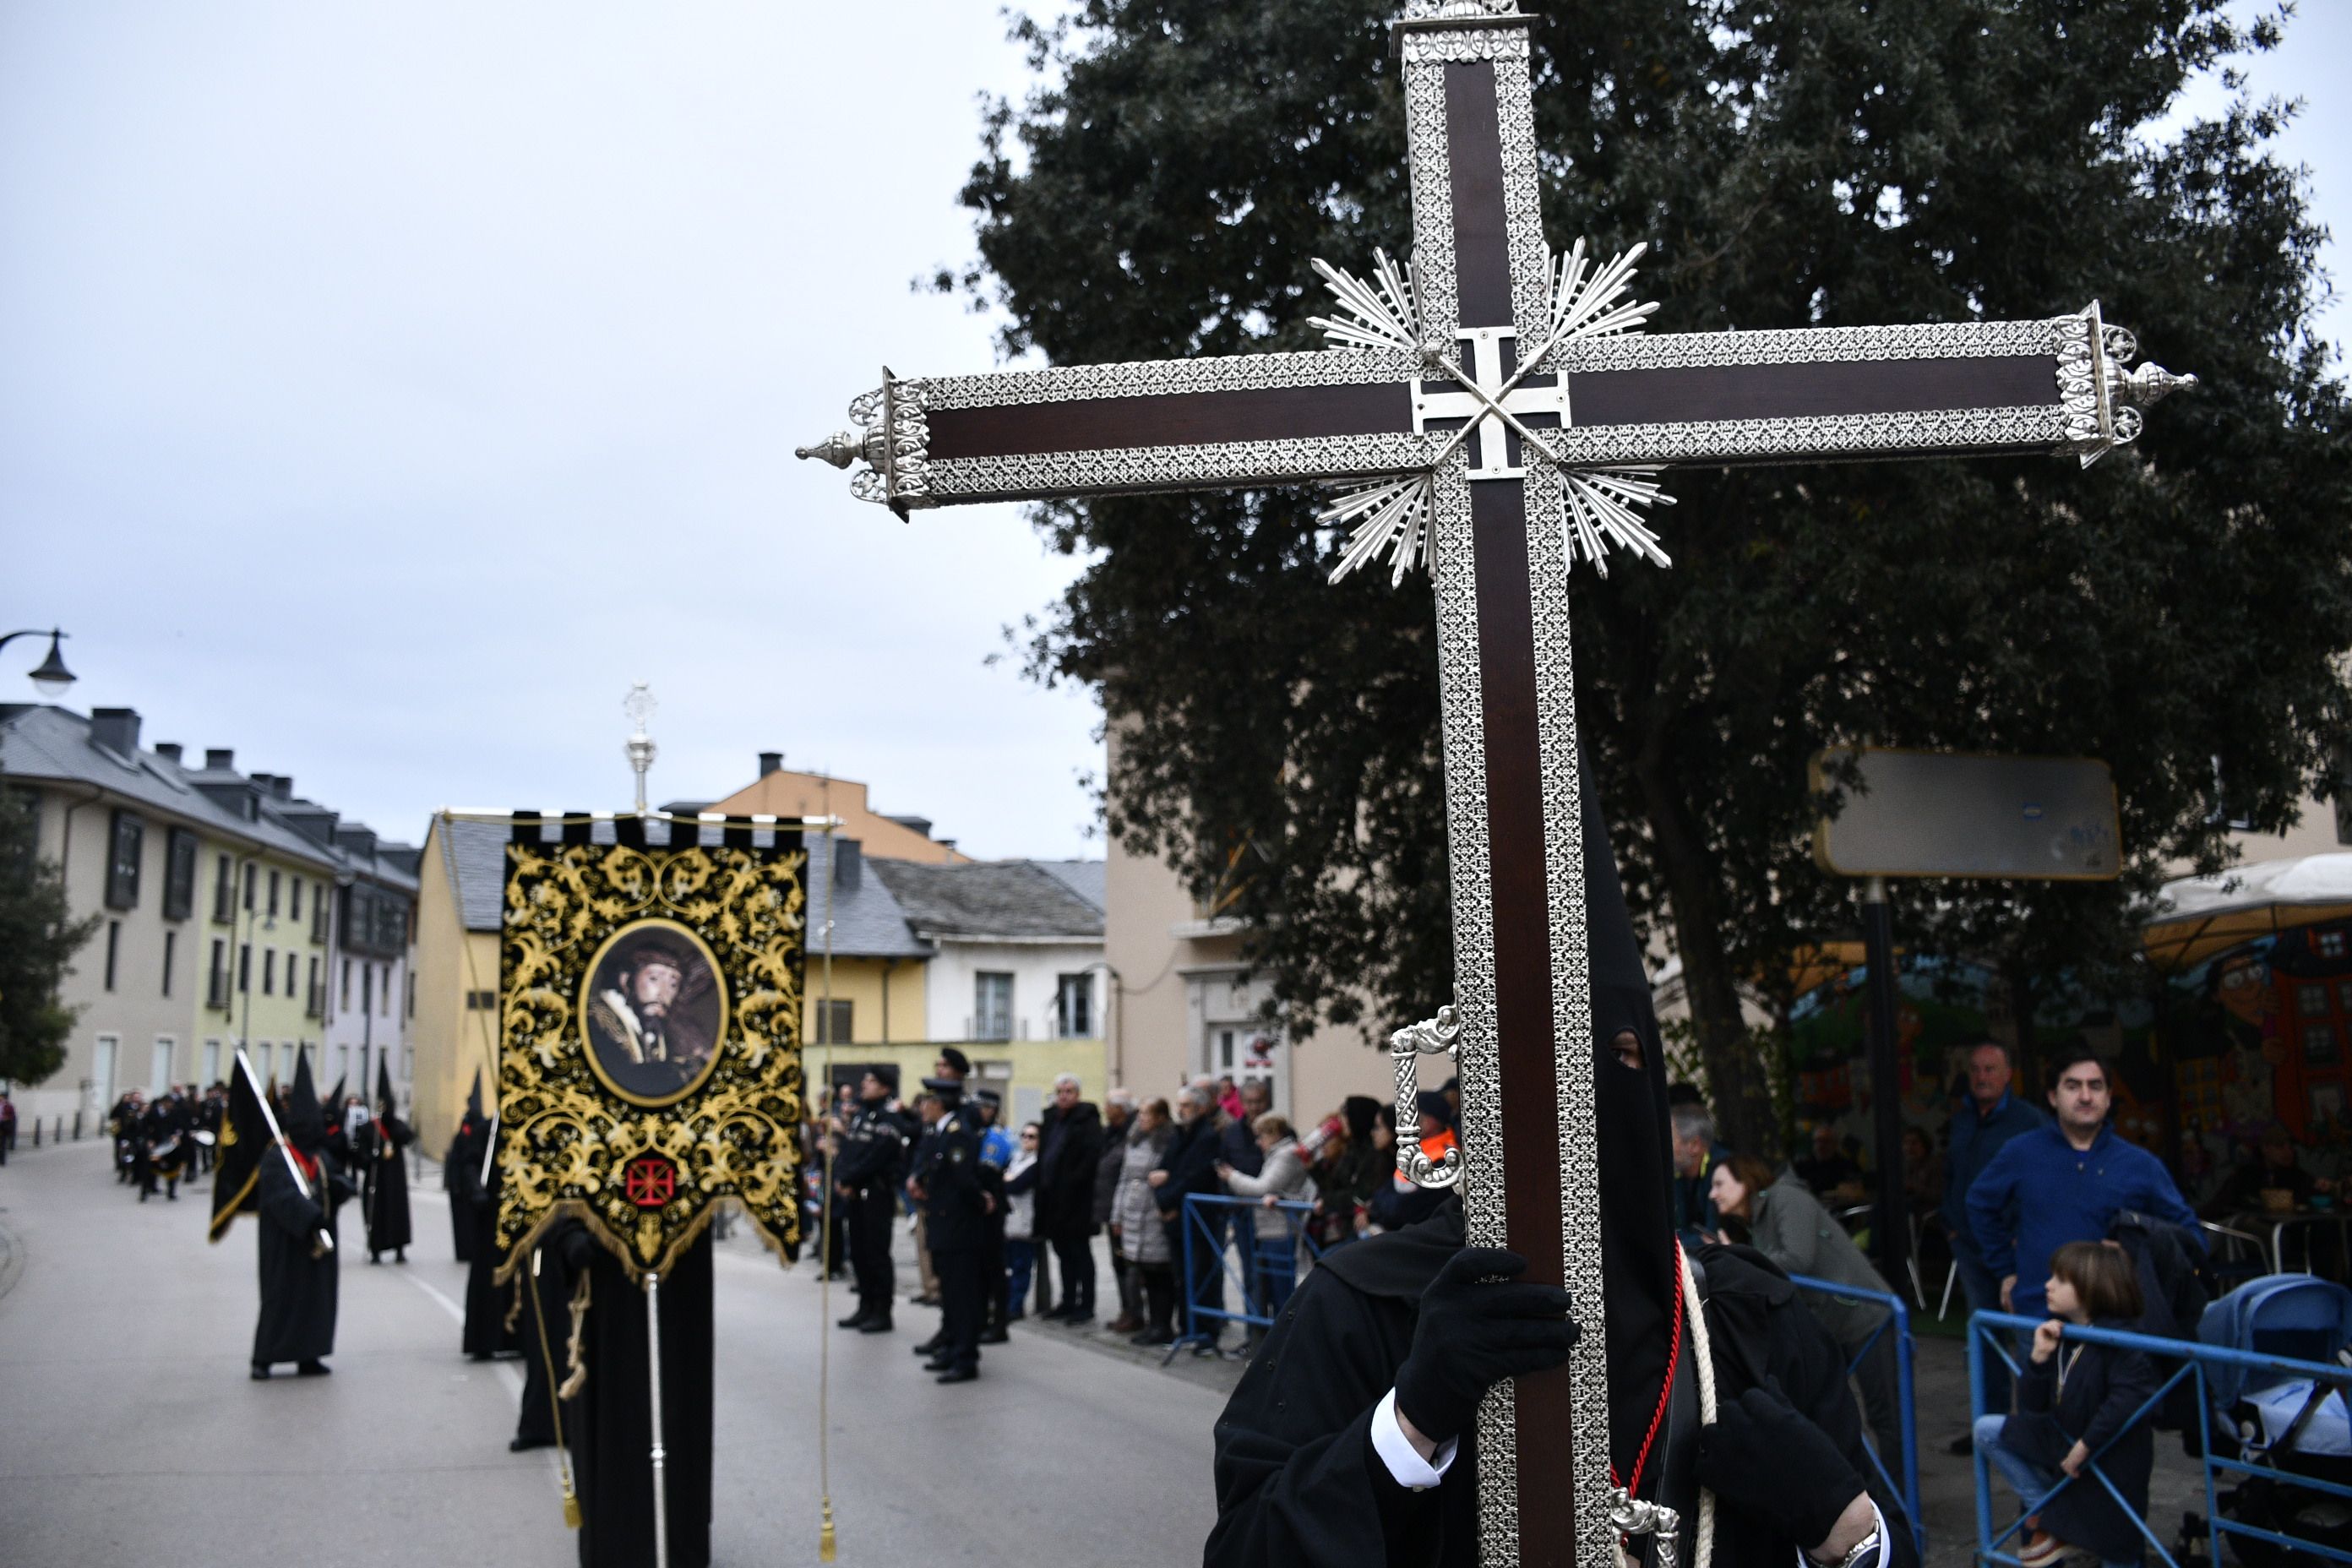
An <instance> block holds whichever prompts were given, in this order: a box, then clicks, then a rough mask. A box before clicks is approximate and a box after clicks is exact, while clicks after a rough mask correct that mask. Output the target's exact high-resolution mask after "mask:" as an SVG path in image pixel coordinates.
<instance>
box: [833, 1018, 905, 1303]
mask: <svg viewBox="0 0 2352 1568" xmlns="http://www.w3.org/2000/svg"><path fill="white" fill-rule="evenodd" d="M897 1097H898V1068H896V1067H893V1066H891V1065H890V1064H889V1063H887V1062H885V1063H882V1064H881V1065H879V1066H877V1067H870V1068H866V1076H865V1077H864V1078H863V1079H859V1080H858V1085H857V1109H856V1110H853V1111H851V1112H850V1114H849V1120H848V1121H847V1122H845V1123H844V1124H843V1127H842V1131H841V1152H840V1153H839V1154H837V1155H835V1157H834V1162H833V1186H834V1196H835V1200H836V1201H837V1202H839V1203H840V1204H841V1205H842V1206H843V1208H844V1209H845V1211H846V1214H845V1218H846V1219H847V1221H848V1231H849V1267H850V1268H851V1269H852V1270H853V1271H854V1272H855V1273H856V1276H857V1310H856V1311H855V1312H853V1313H851V1314H850V1315H849V1316H848V1317H846V1318H844V1319H842V1320H841V1326H842V1327H843V1328H845V1329H856V1331H858V1332H859V1333H862V1334H887V1333H888V1332H889V1331H890V1303H891V1298H892V1296H893V1295H894V1294H895V1292H896V1289H897V1284H898V1281H897V1279H895V1278H894V1276H893V1273H892V1270H891V1268H890V1222H891V1221H892V1220H893V1219H894V1218H896V1217H897V1215H898V1184H899V1183H900V1182H901V1181H903V1180H905V1179H906V1173H907V1134H906V1131H905V1129H904V1128H903V1127H902V1126H901V1125H900V1123H899V1121H898V1113H897V1112H896V1111H895V1110H892V1108H891V1105H890V1101H891V1100H894V1099H896V1098H897Z"/></svg>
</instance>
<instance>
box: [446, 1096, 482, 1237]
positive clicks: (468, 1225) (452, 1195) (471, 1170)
mask: <svg viewBox="0 0 2352 1568" xmlns="http://www.w3.org/2000/svg"><path fill="white" fill-rule="evenodd" d="M483 1136H484V1130H483V1125H482V1122H481V1121H480V1120H479V1119H478V1118H476V1117H474V1116H472V1115H468V1116H467V1118H466V1119H465V1120H464V1121H460V1122H459V1123H457V1131H456V1132H455V1133H454V1134H452V1135H451V1137H450V1139H449V1152H448V1153H447V1154H446V1156H444V1157H443V1159H442V1161H441V1188H442V1190H443V1191H444V1192H446V1193H447V1194H449V1241H450V1244H451V1245H452V1246H453V1247H456V1249H457V1261H458V1262H460V1263H471V1262H472V1261H474V1244H475V1241H476V1239H477V1237H476V1236H475V1230H476V1228H477V1221H476V1218H475V1215H476V1214H477V1212H478V1210H477V1208H476V1205H477V1204H478V1203H479V1202H480V1199H481V1194H482V1176H481V1171H482V1139H483Z"/></svg>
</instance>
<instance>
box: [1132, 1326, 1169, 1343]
mask: <svg viewBox="0 0 2352 1568" xmlns="http://www.w3.org/2000/svg"><path fill="white" fill-rule="evenodd" d="M1175 1342H1176V1331H1175V1330H1173V1329H1146V1330H1145V1331H1143V1332H1141V1333H1139V1334H1138V1335H1136V1336H1135V1337H1134V1338H1132V1339H1130V1340H1129V1341H1128V1343H1129V1344H1131V1345H1147V1346H1152V1345H1172V1344H1174V1343H1175Z"/></svg>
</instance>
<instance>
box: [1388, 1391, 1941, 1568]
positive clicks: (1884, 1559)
mask: <svg viewBox="0 0 2352 1568" xmlns="http://www.w3.org/2000/svg"><path fill="white" fill-rule="evenodd" d="M1374 1430H1378V1427H1377V1426H1375V1428H1374ZM1397 1436H1400V1437H1402V1436H1404V1434H1403V1433H1402V1432H1400V1433H1398V1434H1397ZM1413 1457H1414V1458H1420V1456H1419V1455H1417V1454H1416V1455H1415V1456H1413ZM1450 1457H1451V1456H1449V1458H1450ZM1862 1495H1863V1497H1864V1499H1865V1500H1868V1502H1869V1503H1870V1518H1871V1522H1873V1523H1874V1524H1875V1525H1877V1526H1878V1561H1879V1563H1881V1564H1882V1565H1883V1564H1885V1563H1891V1562H1893V1561H1894V1557H1893V1553H1894V1551H1895V1541H1894V1538H1893V1537H1892V1536H1890V1535H1888V1534H1887V1533H1886V1516H1885V1514H1883V1513H1881V1512H1879V1511H1878V1500H1877V1499H1876V1498H1874V1497H1872V1496H1871V1495H1870V1493H1869V1491H1868V1490H1867V1489H1865V1490H1864V1492H1863V1494H1862ZM1797 1563H1798V1568H1822V1565H1821V1564H1820V1563H1818V1562H1816V1561H1815V1560H1814V1559H1813V1558H1811V1557H1810V1556H1808V1555H1806V1553H1805V1550H1804V1548H1803V1547H1799V1548H1798V1549H1797Z"/></svg>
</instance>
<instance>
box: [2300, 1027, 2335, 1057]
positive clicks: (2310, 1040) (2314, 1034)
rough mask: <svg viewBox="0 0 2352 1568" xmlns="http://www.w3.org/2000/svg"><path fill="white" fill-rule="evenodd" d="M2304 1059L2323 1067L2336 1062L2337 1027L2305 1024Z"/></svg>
mask: <svg viewBox="0 0 2352 1568" xmlns="http://www.w3.org/2000/svg"><path fill="white" fill-rule="evenodd" d="M2303 1059H2304V1060H2305V1061H2306V1062H2309V1063H2312V1064H2314V1065H2316V1066H2323V1067H2324V1066H2326V1065H2327V1064H2329V1063H2332V1062H2334V1061H2335V1060H2336V1026H2335V1025H2333V1024H2305V1026H2303Z"/></svg>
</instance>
